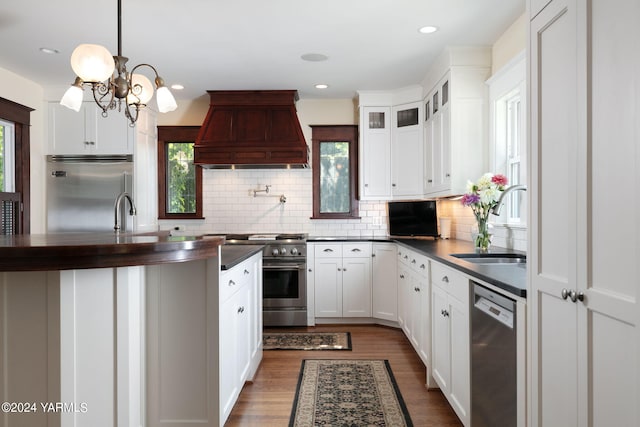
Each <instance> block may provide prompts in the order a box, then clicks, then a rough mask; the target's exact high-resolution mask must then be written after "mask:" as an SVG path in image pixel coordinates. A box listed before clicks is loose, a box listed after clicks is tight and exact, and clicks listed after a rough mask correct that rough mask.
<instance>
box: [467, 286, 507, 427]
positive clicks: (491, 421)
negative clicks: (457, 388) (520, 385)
mask: <svg viewBox="0 0 640 427" xmlns="http://www.w3.org/2000/svg"><path fill="white" fill-rule="evenodd" d="M473 290H474V300H473V301H474V304H473V307H472V309H471V425H472V426H473V427H483V426H487V427H499V426H505V427H514V426H516V424H517V385H516V302H515V301H514V300H512V299H509V298H507V297H505V296H503V295H501V294H499V293H497V292H494V291H492V290H490V289H488V288H486V287H484V286H482V285H480V284H478V283H475V282H473Z"/></svg>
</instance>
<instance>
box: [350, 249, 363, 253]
mask: <svg viewBox="0 0 640 427" xmlns="http://www.w3.org/2000/svg"><path fill="white" fill-rule="evenodd" d="M351 252H362V251H361V250H360V249H358V248H353V249H351Z"/></svg>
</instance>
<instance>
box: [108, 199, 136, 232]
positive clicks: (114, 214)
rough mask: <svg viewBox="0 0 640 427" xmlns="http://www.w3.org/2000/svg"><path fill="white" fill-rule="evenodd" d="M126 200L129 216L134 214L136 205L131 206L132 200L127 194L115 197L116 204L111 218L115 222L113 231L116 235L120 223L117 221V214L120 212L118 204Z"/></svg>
mask: <svg viewBox="0 0 640 427" xmlns="http://www.w3.org/2000/svg"><path fill="white" fill-rule="evenodd" d="M124 198H126V199H127V200H128V201H129V207H130V209H129V215H131V216H133V215H135V214H136V205H134V204H133V200H132V199H131V196H130V195H129V193H120V195H119V196H118V197H116V203H115V204H114V206H113V217H114V221H115V225H114V226H113V231H115V232H116V233H119V232H120V223H119V221H118V213H119V212H120V204H121V203H122V199H124Z"/></svg>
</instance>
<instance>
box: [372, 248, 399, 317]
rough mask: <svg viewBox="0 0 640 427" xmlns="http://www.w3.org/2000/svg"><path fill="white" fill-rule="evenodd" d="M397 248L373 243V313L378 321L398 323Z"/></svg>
mask: <svg viewBox="0 0 640 427" xmlns="http://www.w3.org/2000/svg"><path fill="white" fill-rule="evenodd" d="M396 253H397V246H396V244H395V243H373V255H372V260H373V262H372V267H371V268H372V274H371V284H372V291H373V298H372V311H373V313H372V314H373V317H374V318H376V319H382V320H388V321H390V322H397V321H398V284H397V282H398V281H397V278H396V274H397V261H396V258H397V255H396Z"/></svg>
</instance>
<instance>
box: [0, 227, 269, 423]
mask: <svg viewBox="0 0 640 427" xmlns="http://www.w3.org/2000/svg"><path fill="white" fill-rule="evenodd" d="M223 244H224V238H222V237H209V236H170V235H169V233H168V232H155V233H145V234H129V233H121V234H115V233H93V234H89V233H70V234H42V235H20V236H0V358H1V359H2V360H3V361H4V363H2V364H1V366H0V384H4V387H1V388H0V401H2V402H9V404H10V405H11V404H12V403H15V405H14V406H8V407H7V408H9V409H12V408H15V411H12V410H9V411H4V413H3V417H4V422H0V426H5V425H6V426H10V425H29V426H32V427H47V426H59V427H84V426H92V427H113V426H118V427H135V426H141V425H146V426H149V427H159V426H176V427H177V426H178V425H186V424H188V423H197V424H198V425H200V426H203V427H204V426H206V427H214V426H221V425H223V424H224V421H225V420H226V417H227V416H228V414H229V412H230V410H231V408H232V407H233V404H234V403H235V399H236V398H237V394H238V392H239V390H240V389H242V385H243V384H244V381H246V380H247V379H250V378H251V376H252V375H253V373H255V371H256V369H257V367H258V365H259V363H260V360H261V358H262V252H261V249H260V247H259V246H255V247H251V248H249V247H247V248H246V249H245V250H244V251H243V252H239V251H238V250H223V249H222V246H221V245H223ZM223 252H224V254H223ZM223 255H224V256H223ZM223 260H224V261H225V264H223V263H222V261H223ZM223 266H226V267H227V268H223ZM222 278H224V280H225V282H224V283H225V286H221V283H222V282H221V280H222ZM26 402H29V407H28V408H27V407H26V406H25V403H26ZM51 408H53V410H50V409H51ZM3 409H4V408H3ZM45 409H46V410H45ZM176 420H179V422H178V421H176Z"/></svg>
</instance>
